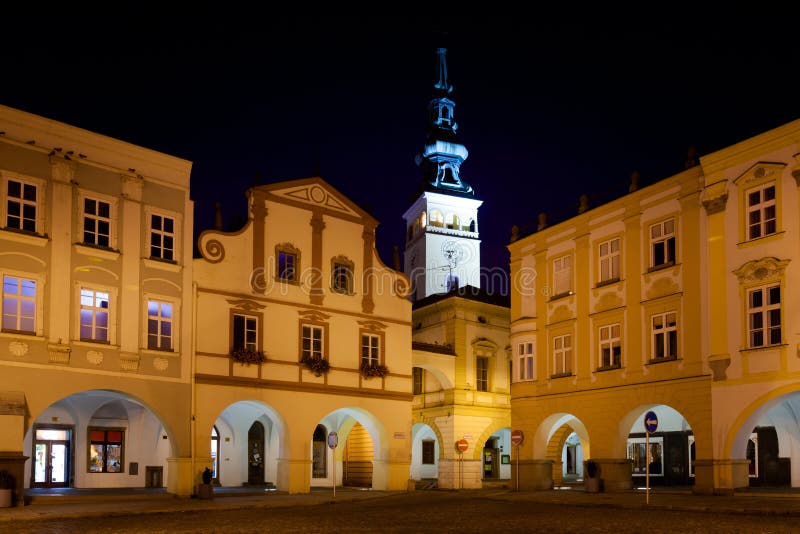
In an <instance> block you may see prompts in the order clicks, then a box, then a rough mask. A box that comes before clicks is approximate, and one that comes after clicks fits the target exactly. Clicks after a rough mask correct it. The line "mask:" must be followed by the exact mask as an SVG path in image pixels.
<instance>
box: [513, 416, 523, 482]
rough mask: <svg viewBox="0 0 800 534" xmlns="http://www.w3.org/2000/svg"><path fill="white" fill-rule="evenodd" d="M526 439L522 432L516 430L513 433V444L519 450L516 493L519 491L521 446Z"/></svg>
mask: <svg viewBox="0 0 800 534" xmlns="http://www.w3.org/2000/svg"><path fill="white" fill-rule="evenodd" d="M524 439H525V435H524V434H523V433H522V430H514V431H512V432H511V444H512V445H514V446H515V447H516V448H517V460H516V464H517V479H516V481H515V484H514V491H519V446H520V445H522V441H523V440H524Z"/></svg>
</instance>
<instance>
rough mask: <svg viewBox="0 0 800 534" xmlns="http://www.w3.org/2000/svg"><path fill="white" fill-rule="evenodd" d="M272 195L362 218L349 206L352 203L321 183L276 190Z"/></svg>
mask: <svg viewBox="0 0 800 534" xmlns="http://www.w3.org/2000/svg"><path fill="white" fill-rule="evenodd" d="M271 193H272V194H273V195H274V196H276V197H279V198H285V199H289V200H293V201H295V202H301V203H303V204H308V205H309V206H312V207H321V208H326V209H329V210H332V211H336V212H339V213H342V214H345V215H350V216H351V217H359V218H360V217H361V214H360V213H358V212H357V211H356V210H355V209H353V208H352V207H351V206H349V204H350V201H348V200H346V199H345V198H344V197H343V196H341V195H340V194H339V193H337V192H335V191H333V190H331V189H330V188H328V187H325V185H323V184H320V183H310V184H304V185H301V186H298V187H287V188H285V189H276V190H274V191H271Z"/></svg>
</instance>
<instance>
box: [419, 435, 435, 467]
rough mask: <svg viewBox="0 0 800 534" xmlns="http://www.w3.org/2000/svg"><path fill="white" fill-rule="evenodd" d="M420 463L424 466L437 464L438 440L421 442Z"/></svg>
mask: <svg viewBox="0 0 800 534" xmlns="http://www.w3.org/2000/svg"><path fill="white" fill-rule="evenodd" d="M420 463H421V464H422V465H435V464H436V440H433V439H423V440H420Z"/></svg>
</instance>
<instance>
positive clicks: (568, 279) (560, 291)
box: [550, 253, 573, 299]
mask: <svg viewBox="0 0 800 534" xmlns="http://www.w3.org/2000/svg"><path fill="white" fill-rule="evenodd" d="M565 261H566V267H565V266H564V263H565ZM551 265H552V269H553V270H552V272H553V294H552V295H551V296H550V298H551V299H557V298H559V297H564V296H567V295H572V293H573V289H572V254H571V253H570V254H563V255H561V256H558V257H556V258H553V260H552V262H551ZM557 265H560V267H557ZM564 271H566V273H565V272H564ZM564 284H566V286H567V287H566V288H562V287H560V286H561V285H564Z"/></svg>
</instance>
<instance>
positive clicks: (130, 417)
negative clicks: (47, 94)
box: [0, 106, 193, 495]
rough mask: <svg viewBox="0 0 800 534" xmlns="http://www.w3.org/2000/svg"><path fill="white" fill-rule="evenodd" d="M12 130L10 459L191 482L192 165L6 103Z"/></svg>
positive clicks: (42, 475) (106, 481)
mask: <svg viewBox="0 0 800 534" xmlns="http://www.w3.org/2000/svg"><path fill="white" fill-rule="evenodd" d="M0 131H2V132H3V133H2V135H0V182H1V183H0V188H1V189H0V193H1V194H2V198H0V276H2V283H3V285H2V291H3V312H2V331H1V332H0V396H2V399H3V402H2V403H0V406H2V408H0V427H2V429H3V431H2V432H0V450H2V451H8V452H6V453H4V454H5V455H9V454H10V457H6V456H3V457H0V463H4V462H8V463H10V464H14V465H15V466H17V467H15V468H14V469H15V470H16V471H15V473H14V474H15V478H16V481H17V484H18V488H21V486H22V484H23V483H24V485H25V486H37V487H59V486H65V487H66V486H74V487H84V488H93V487H145V486H157V487H161V486H166V487H167V488H168V490H169V491H170V492H173V493H177V494H181V495H189V494H191V493H192V491H193V486H192V470H191V465H192V463H191V444H190V440H189V425H188V421H189V419H190V414H191V412H190V406H191V386H190V383H191V379H190V368H191V346H192V339H191V334H192V329H191V324H192V323H191V317H192V314H191V282H192V262H191V261H189V260H190V259H191V251H192V217H193V212H192V209H193V208H192V202H191V201H190V199H189V174H190V170H191V163H190V162H188V161H185V160H181V159H178V158H175V157H172V156H167V155H164V154H160V153H158V152H155V151H152V150H147V149H144V148H141V147H138V146H133V145H130V144H128V143H124V142H121V141H117V140H115V139H110V138H108V137H104V136H102V135H98V134H93V133H90V132H87V131H85V130H81V129H80V128H75V127H72V126H68V125H65V124H61V123H58V122H55V121H52V120H48V119H45V118H42V117H38V116H36V115H31V114H28V113H24V112H22V111H18V110H14V109H11V108H8V107H3V106H0ZM24 457H28V458H30V460H29V461H27V462H22V463H20V462H19V459H20V458H24ZM23 466H24V469H23ZM17 469H18V470H17ZM17 495H19V491H18V492H17Z"/></svg>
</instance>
